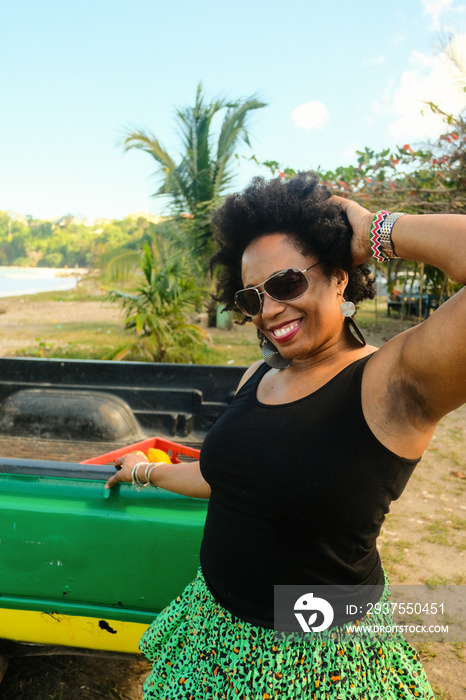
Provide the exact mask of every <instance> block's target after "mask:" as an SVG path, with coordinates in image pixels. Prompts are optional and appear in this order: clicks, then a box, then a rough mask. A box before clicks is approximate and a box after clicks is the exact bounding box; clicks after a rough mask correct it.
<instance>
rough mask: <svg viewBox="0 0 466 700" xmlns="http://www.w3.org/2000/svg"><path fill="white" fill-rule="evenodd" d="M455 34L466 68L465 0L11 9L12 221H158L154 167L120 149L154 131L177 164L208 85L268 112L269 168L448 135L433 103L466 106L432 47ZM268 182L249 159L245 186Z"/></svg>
mask: <svg viewBox="0 0 466 700" xmlns="http://www.w3.org/2000/svg"><path fill="white" fill-rule="evenodd" d="M449 31H450V32H454V33H455V34H456V35H457V53H458V54H460V56H462V52H463V50H465V51H466V48H465V46H466V4H465V3H462V2H460V1H459V0H390V1H389V2H385V3H381V2H373V1H372V2H369V1H368V0H359V2H357V3H350V2H343V0H327V2H322V1H321V0H320V1H319V2H316V1H315V0H314V1H313V0H294V1H293V2H290V3H287V2H283V0H282V1H281V2H279V1H276V0H236V1H235V2H234V3H226V2H220V1H219V0H171V1H170V2H161V1H160V0H74V1H72V0H68V1H67V2H66V1H65V2H63V0H60V1H58V0H20V1H18V0H2V3H1V4H0V99H1V109H0V210H3V211H5V210H6V211H8V210H9V211H13V212H16V213H18V214H21V215H26V214H31V215H32V216H34V217H36V218H51V217H59V216H61V215H63V214H67V213H71V214H74V215H77V216H78V215H79V216H84V217H85V218H88V219H95V218H99V217H106V218H122V217H123V216H125V215H126V214H129V213H131V212H134V211H138V210H144V211H151V212H153V213H160V212H161V211H162V207H163V202H161V201H159V200H156V199H152V198H151V196H150V195H151V193H153V192H154V190H155V189H156V185H157V181H156V180H155V179H154V178H152V177H151V173H153V171H154V165H153V161H152V160H151V159H150V157H149V156H148V155H146V154H144V153H139V152H136V151H133V152H130V153H127V154H125V153H124V152H123V149H122V147H121V140H122V137H123V134H124V133H125V130H128V129H129V128H144V129H149V130H151V131H152V132H153V133H154V134H156V136H157V137H158V138H159V140H160V141H161V142H162V143H163V144H164V145H165V146H166V148H167V149H168V150H169V151H170V152H172V151H173V152H174V153H176V150H177V144H178V141H177V138H176V133H175V131H174V126H173V113H174V110H175V108H177V107H184V106H187V105H189V104H192V103H193V101H194V95H195V91H196V86H197V84H198V82H199V81H200V80H202V81H203V84H204V88H205V91H206V93H207V95H208V96H209V97H216V96H218V95H220V96H225V97H228V98H230V99H236V98H241V97H248V96H250V95H252V94H257V95H258V96H259V97H260V98H261V99H262V100H263V101H265V102H267V103H268V106H267V107H266V108H265V109H262V110H258V111H257V112H256V113H254V115H253V117H252V119H251V124H250V130H251V134H252V145H253V149H252V151H251V152H249V153H248V152H247V151H246V150H244V151H242V152H243V153H244V155H249V154H251V153H254V154H255V155H256V156H257V158H258V159H259V160H267V159H271V160H278V161H280V162H281V163H283V164H284V165H289V166H291V167H294V168H298V169H309V168H313V167H316V166H318V165H321V166H322V167H327V168H334V167H336V166H337V165H347V164H349V163H353V162H355V156H354V151H355V150H356V149H362V148H364V146H369V147H371V148H375V149H381V148H383V147H385V146H393V145H395V144H399V145H403V144H405V143H414V142H416V143H417V142H420V141H422V140H423V139H424V140H425V139H426V138H428V137H435V136H436V135H438V134H439V133H440V129H441V126H440V125H439V124H438V122H436V121H435V119H433V118H432V117H429V118H427V117H424V118H422V117H421V116H420V114H419V112H420V110H421V108H422V103H421V102H420V100H421V99H427V100H429V99H432V100H433V101H435V102H438V103H440V104H442V105H443V106H444V107H445V108H446V109H447V110H452V111H458V110H459V109H461V108H462V107H464V104H462V103H461V99H462V96H461V95H460V93H459V92H458V91H457V90H455V88H454V87H452V80H453V78H454V76H452V75H451V74H450V73H449V72H448V69H447V67H446V65H445V62H442V56H441V55H439V54H438V52H436V50H435V40H436V36H437V35H438V33H439V32H440V33H443V35H445V34H446V33H447V32H449ZM463 95H464V93H463ZM261 172H262V173H263V174H266V173H265V171H260V170H259V169H258V168H257V167H256V166H253V165H252V164H248V163H247V162H246V161H244V162H243V163H242V164H241V165H240V167H239V169H238V178H237V182H236V185H237V186H236V189H239V188H241V187H243V186H244V185H245V184H246V183H247V181H248V180H249V179H250V177H252V176H253V175H255V174H258V173H261Z"/></svg>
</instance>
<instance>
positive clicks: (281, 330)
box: [272, 323, 298, 338]
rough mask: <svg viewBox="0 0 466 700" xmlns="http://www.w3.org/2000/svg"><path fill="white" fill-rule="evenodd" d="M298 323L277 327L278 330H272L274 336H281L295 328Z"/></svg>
mask: <svg viewBox="0 0 466 700" xmlns="http://www.w3.org/2000/svg"><path fill="white" fill-rule="evenodd" d="M297 325H298V324H297V323H292V324H291V326H285V327H284V328H277V330H275V331H272V332H273V334H274V336H275V337H276V338H281V337H282V336H283V335H286V334H287V333H289V332H290V331H292V330H293V328H296V326H297Z"/></svg>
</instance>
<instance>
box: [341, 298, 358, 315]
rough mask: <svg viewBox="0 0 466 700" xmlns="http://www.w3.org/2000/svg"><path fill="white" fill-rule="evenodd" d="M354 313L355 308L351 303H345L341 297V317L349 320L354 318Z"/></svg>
mask: <svg viewBox="0 0 466 700" xmlns="http://www.w3.org/2000/svg"><path fill="white" fill-rule="evenodd" d="M355 311H356V307H355V305H354V304H353V302H352V301H345V298H344V297H343V303H342V305H341V306H340V313H341V315H342V316H345V317H346V318H351V316H354V313H355Z"/></svg>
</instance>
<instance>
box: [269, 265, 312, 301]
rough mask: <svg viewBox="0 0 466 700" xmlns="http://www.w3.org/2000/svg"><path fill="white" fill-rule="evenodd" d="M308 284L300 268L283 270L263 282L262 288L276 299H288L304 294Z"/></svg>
mask: <svg viewBox="0 0 466 700" xmlns="http://www.w3.org/2000/svg"><path fill="white" fill-rule="evenodd" d="M308 286H309V284H308V281H307V277H305V276H304V274H303V273H302V272H301V271H300V270H293V269H290V270H283V272H278V273H277V274H276V275H274V276H273V277H271V278H270V279H269V280H267V282H266V283H265V284H264V290H265V291H266V292H267V294H269V295H270V296H271V297H272V298H273V299H276V300H277V301H289V300H291V299H296V298H297V297H299V296H301V294H304V292H305V291H306V290H307V288H308Z"/></svg>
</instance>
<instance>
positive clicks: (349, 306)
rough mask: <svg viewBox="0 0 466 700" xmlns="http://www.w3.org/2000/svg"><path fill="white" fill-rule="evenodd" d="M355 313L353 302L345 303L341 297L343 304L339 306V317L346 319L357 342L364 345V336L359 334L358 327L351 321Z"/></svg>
mask: <svg viewBox="0 0 466 700" xmlns="http://www.w3.org/2000/svg"><path fill="white" fill-rule="evenodd" d="M342 297H343V295H342ZM355 311H356V307H355V305H354V304H353V302H352V301H345V298H344V297H343V303H342V305H341V306H340V312H341V315H342V316H344V317H345V318H346V319H347V321H348V325H349V327H350V328H351V330H352V331H353V335H355V336H356V338H357V339H358V340H359V342H360V343H361V345H366V341H365V339H364V336H363V334H362V333H361V331H360V329H359V328H358V326H357V325H356V322H355V321H354V319H353V316H354V314H355Z"/></svg>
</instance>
